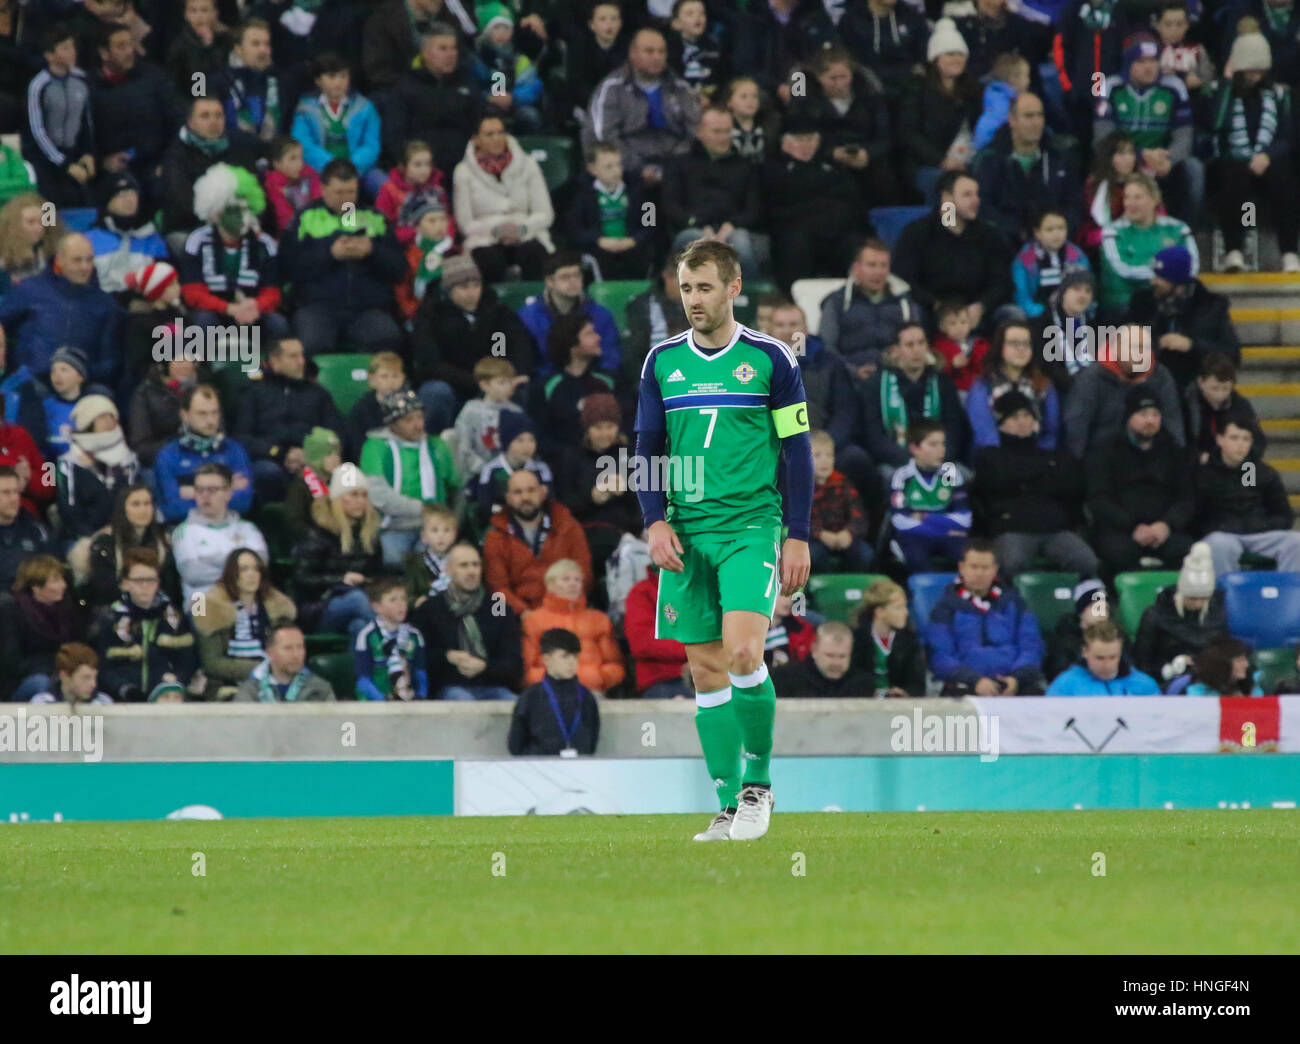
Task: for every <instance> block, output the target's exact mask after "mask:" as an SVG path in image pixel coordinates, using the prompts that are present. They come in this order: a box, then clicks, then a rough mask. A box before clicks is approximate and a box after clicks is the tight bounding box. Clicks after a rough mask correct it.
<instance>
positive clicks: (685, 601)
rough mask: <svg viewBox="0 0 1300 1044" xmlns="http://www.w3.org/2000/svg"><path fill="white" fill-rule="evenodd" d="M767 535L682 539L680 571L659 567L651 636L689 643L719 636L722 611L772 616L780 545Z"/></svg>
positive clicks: (777, 590)
mask: <svg viewBox="0 0 1300 1044" xmlns="http://www.w3.org/2000/svg"><path fill="white" fill-rule="evenodd" d="M775 538H776V533H775V532H772V533H769V534H768V535H766V536H763V537H758V536H748V535H747V536H742V537H731V538H714V539H712V540H703V541H687V540H686V539H685V538H683V537H681V536H680V535H679V536H678V539H679V540H681V542H682V553H681V555H680V556H679V557H680V558H681V560H682V571H681V572H680V573H672V572H669V571H668V570H667V569H661V570H659V602H658V605H657V606H656V613H655V637H656V638H670V639H673V640H674V641H678V642H685V643H687V644H691V643H693V642H712V641H715V640H717V639H719V638H721V637H722V614H723V613H729V612H731V611H732V610H733V609H748V610H750V611H751V612H755V613H762V614H763V615H764V616H766V617H767V618H768V619H771V617H772V612H773V610H775V608H776V596H777V595H778V594H780V593H781V558H780V545H779V544H777V542H776V539H775Z"/></svg>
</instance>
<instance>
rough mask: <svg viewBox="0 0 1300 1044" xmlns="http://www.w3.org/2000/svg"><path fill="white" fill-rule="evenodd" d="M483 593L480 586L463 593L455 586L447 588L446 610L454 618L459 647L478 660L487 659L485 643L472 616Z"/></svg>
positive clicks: (480, 601)
mask: <svg viewBox="0 0 1300 1044" xmlns="http://www.w3.org/2000/svg"><path fill="white" fill-rule="evenodd" d="M483 593H484V592H483V587H482V585H481V584H480V585H479V586H478V587H476V588H474V590H473V591H463V590H461V589H460V588H459V587H457V586H456V585H455V584H452V585H451V586H449V587H448V588H447V608H448V609H450V610H451V615H452V616H454V617H455V618H456V621H457V625H458V635H459V640H460V647H461V649H462V650H464V651H465V652H467V653H469V654H470V655H471V656H477V657H478V658H479V659H480V660H486V659H487V658H488V654H487V643H486V642H484V641H483V632H482V630H480V628H479V625H478V621H477V620H476V619H474V614H475V613H476V612H478V610H479V607H480V606H481V605H482V604H483Z"/></svg>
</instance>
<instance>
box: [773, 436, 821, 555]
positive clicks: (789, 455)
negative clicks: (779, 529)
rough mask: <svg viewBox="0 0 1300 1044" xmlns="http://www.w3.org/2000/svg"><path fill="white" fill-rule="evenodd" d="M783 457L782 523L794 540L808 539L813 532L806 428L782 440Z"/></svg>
mask: <svg viewBox="0 0 1300 1044" xmlns="http://www.w3.org/2000/svg"><path fill="white" fill-rule="evenodd" d="M781 449H782V450H783V455H784V457H785V497H784V503H783V504H782V515H783V516H784V522H785V524H786V525H787V526H789V527H790V533H789V535H790V537H791V538H793V539H794V540H804V541H806V540H808V539H809V534H810V533H811V531H812V521H811V520H812V497H813V460H812V438H811V436H810V435H809V434H808V432H806V431H800V432H796V433H795V434H793V435H787V436H786V437H785V438H784V439H782V440H781Z"/></svg>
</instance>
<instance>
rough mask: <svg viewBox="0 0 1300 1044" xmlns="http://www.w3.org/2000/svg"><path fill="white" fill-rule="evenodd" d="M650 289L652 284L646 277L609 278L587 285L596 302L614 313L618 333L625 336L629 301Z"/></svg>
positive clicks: (588, 292) (590, 295) (591, 296)
mask: <svg viewBox="0 0 1300 1044" xmlns="http://www.w3.org/2000/svg"><path fill="white" fill-rule="evenodd" d="M649 289H650V284H649V282H647V281H646V280H644V279H608V280H606V281H605V282H603V283H592V284H591V285H590V286H589V287H587V294H588V296H589V297H590V298H591V299H592V300H593V301H595V302H596V304H598V305H603V306H604V307H605V308H608V309H609V310H610V311H611V312H612V313H613V314H614V325H615V326H617V327H618V335H619V337H624V336H626V334H627V305H628V302H629V301H631V300H632V298H634V297H636V296H637V295H638V294H643V293H645V292H646V291H647V290H649Z"/></svg>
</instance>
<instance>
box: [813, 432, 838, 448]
mask: <svg viewBox="0 0 1300 1044" xmlns="http://www.w3.org/2000/svg"><path fill="white" fill-rule="evenodd" d="M808 441H809V442H811V443H812V444H813V445H814V446H830V448H831V449H834V448H835V440H834V439H833V438H831V433H830V432H829V431H826V430H824V429H822V428H813V430H812V431H810V432H809V433H808Z"/></svg>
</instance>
